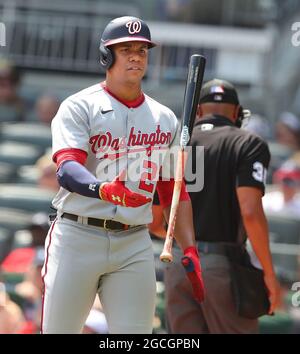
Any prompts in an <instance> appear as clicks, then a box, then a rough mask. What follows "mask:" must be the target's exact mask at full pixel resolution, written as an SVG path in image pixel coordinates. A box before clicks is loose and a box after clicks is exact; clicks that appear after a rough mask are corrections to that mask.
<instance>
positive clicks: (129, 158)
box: [52, 84, 179, 225]
mask: <svg viewBox="0 0 300 354" xmlns="http://www.w3.org/2000/svg"><path fill="white" fill-rule="evenodd" d="M178 131H179V129H178V121H177V118H176V117H175V115H174V113H173V112H172V111H171V110H170V109H169V108H167V107H165V106H163V105H162V104H160V103H158V102H157V101H155V100H153V99H152V98H150V97H148V96H147V95H144V100H143V101H142V102H141V103H140V105H139V106H137V107H135V108H128V107H127V106H126V105H125V104H123V103H122V102H120V101H119V100H118V99H117V98H115V97H113V96H112V95H111V94H110V93H108V92H107V90H105V89H104V87H103V86H102V85H101V84H96V85H93V86H91V87H89V88H87V89H84V90H82V91H80V92H78V93H76V94H74V95H72V96H70V97H68V98H67V99H66V100H65V101H64V102H63V103H62V104H61V106H60V109H59V111H58V112H57V114H56V116H55V118H54V119H53V121H52V136H53V155H55V154H57V153H58V152H60V151H63V150H64V149H80V150H83V151H85V152H86V153H87V161H86V164H85V167H86V168H87V169H88V170H89V171H90V172H91V173H92V174H94V175H95V176H96V178H97V179H98V180H99V181H101V182H105V181H111V180H112V179H113V178H114V177H115V176H117V175H118V174H119V173H120V171H121V170H123V169H124V168H126V169H127V171H128V180H126V181H125V185H126V186H127V187H128V188H130V189H132V190H133V191H135V192H137V193H141V194H144V195H145V196H147V197H152V196H153V193H154V191H155V185H156V181H157V179H158V177H159V175H162V176H163V177H165V176H166V177H167V178H169V177H170V174H171V176H172V174H173V172H172V171H173V170H174V169H171V167H170V164H169V162H170V159H169V158H167V156H169V151H170V150H169V149H170V148H171V147H172V146H176V145H178V141H179V134H178ZM162 166H164V169H163V170H162ZM168 174H169V175H168ZM90 187H91V188H93V186H90ZM53 206H54V207H55V208H56V209H57V210H58V211H59V212H68V213H72V214H76V215H80V216H84V217H94V218H101V219H111V220H115V221H119V222H122V223H125V224H129V225H136V224H147V223H150V222H151V221H152V211H151V203H148V204H146V205H143V206H140V207H138V208H128V207H123V206H116V205H114V204H112V203H109V202H105V201H102V200H100V199H99V200H97V199H95V198H88V197H84V196H81V195H79V194H77V193H71V192H69V191H67V190H66V189H64V188H60V190H59V192H58V194H57V195H56V197H55V198H54V200H53Z"/></svg>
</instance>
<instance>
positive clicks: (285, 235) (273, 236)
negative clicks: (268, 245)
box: [266, 213, 300, 245]
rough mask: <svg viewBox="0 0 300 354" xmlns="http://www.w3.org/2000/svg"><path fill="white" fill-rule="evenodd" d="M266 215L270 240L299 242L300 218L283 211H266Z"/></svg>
mask: <svg viewBox="0 0 300 354" xmlns="http://www.w3.org/2000/svg"><path fill="white" fill-rule="evenodd" d="M266 217H267V220H268V224H269V231H270V241H271V242H277V243H289V244H297V245H299V244H300V218H299V219H298V218H294V217H291V216H288V215H286V214H283V213H274V214H273V213H267V214H266Z"/></svg>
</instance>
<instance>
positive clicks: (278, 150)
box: [267, 142, 293, 183]
mask: <svg viewBox="0 0 300 354" xmlns="http://www.w3.org/2000/svg"><path fill="white" fill-rule="evenodd" d="M268 146H269V149H270V153H271V161H270V166H269V169H268V175H267V183H272V176H273V173H274V172H275V171H276V170H277V169H278V168H279V167H280V166H281V165H282V164H283V162H284V161H286V160H287V159H289V157H291V155H292V153H293V152H292V150H290V149H289V148H288V147H286V146H284V145H282V144H279V143H276V142H268Z"/></svg>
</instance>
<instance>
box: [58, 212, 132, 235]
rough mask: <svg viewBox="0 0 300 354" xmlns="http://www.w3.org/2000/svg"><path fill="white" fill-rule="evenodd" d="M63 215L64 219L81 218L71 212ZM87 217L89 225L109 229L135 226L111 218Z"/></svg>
mask: <svg viewBox="0 0 300 354" xmlns="http://www.w3.org/2000/svg"><path fill="white" fill-rule="evenodd" d="M61 217H62V218H64V219H69V220H72V221H77V222H78V219H79V218H80V217H79V216H78V215H75V214H70V213H63V214H62V215H61ZM86 219H87V225H92V226H98V227H102V228H103V229H105V230H107V231H122V230H128V229H129V228H131V227H133V225H132V226H131V225H126V224H122V223H121V222H118V221H114V220H109V219H96V218H86ZM136 226H137V225H134V227H136Z"/></svg>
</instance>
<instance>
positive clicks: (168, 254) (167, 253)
mask: <svg viewBox="0 0 300 354" xmlns="http://www.w3.org/2000/svg"><path fill="white" fill-rule="evenodd" d="M186 158H187V153H186V152H185V151H184V149H180V150H179V151H178V162H177V169H176V177H175V184H174V190H173V197H172V204H171V210H170V217H169V223H168V230H167V235H166V239H165V243H164V248H163V250H162V253H161V255H160V257H159V258H160V260H161V261H162V262H165V263H167V262H168V263H169V262H172V261H173V256H172V246H173V238H174V230H175V224H176V215H177V210H178V207H179V199H180V192H181V186H182V180H183V175H184V166H185V162H186Z"/></svg>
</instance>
